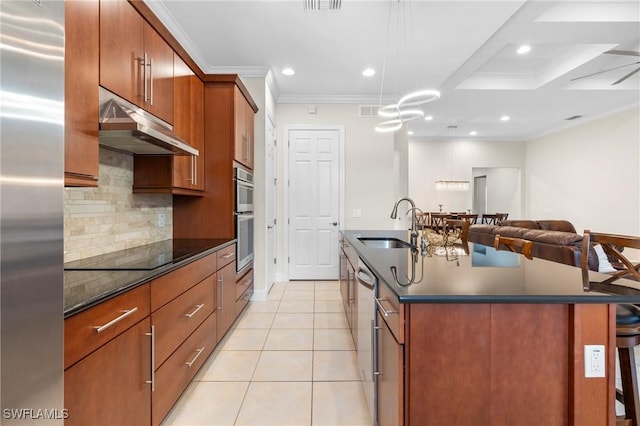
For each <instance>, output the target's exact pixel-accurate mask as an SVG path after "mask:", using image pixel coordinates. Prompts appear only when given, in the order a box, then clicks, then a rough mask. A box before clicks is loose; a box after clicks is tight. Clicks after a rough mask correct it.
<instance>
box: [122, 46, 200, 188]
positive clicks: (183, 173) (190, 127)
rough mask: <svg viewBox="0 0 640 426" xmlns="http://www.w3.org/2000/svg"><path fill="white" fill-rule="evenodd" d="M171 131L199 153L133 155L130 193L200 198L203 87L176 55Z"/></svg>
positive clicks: (174, 59)
mask: <svg viewBox="0 0 640 426" xmlns="http://www.w3.org/2000/svg"><path fill="white" fill-rule="evenodd" d="M173 55H174V58H173V61H174V66H173V69H174V78H173V100H174V104H173V108H172V109H173V131H174V132H175V133H176V134H177V135H178V136H179V137H181V138H182V139H184V140H185V141H186V142H187V143H188V144H189V145H191V146H193V147H194V148H196V149H197V150H198V152H199V155H198V156H197V157H195V156H192V155H176V156H170V155H154V156H140V155H136V156H135V159H134V166H133V167H134V178H133V179H134V180H133V190H134V192H137V193H168V194H180V195H196V196H201V195H202V191H203V190H204V155H205V153H204V84H203V83H202V80H200V78H199V77H198V76H196V75H195V74H194V73H193V72H192V70H191V69H190V68H189V66H187V64H185V62H184V61H183V60H182V59H181V58H180V57H179V56H178V55H177V54H175V53H173Z"/></svg>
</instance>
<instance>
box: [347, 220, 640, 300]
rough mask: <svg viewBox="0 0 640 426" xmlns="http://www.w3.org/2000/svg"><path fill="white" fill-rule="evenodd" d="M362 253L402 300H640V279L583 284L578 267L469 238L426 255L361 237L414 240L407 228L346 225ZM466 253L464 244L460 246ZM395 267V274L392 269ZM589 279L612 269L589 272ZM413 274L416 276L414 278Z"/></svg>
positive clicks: (369, 265)
mask: <svg viewBox="0 0 640 426" xmlns="http://www.w3.org/2000/svg"><path fill="white" fill-rule="evenodd" d="M342 234H343V236H344V238H345V239H346V240H347V241H348V243H349V244H350V245H351V246H352V247H353V248H354V250H355V251H356V253H357V254H358V256H359V257H360V258H361V259H362V260H363V261H364V263H365V264H366V265H367V266H368V267H369V269H371V270H372V271H373V272H374V273H375V274H376V276H377V277H378V278H379V280H380V281H381V284H383V285H386V286H388V287H389V288H390V289H391V290H392V291H393V292H394V293H395V294H396V295H397V296H398V299H399V300H400V301H401V302H403V303H640V283H638V282H637V281H633V280H628V279H621V280H619V281H617V283H620V285H608V286H606V287H604V288H603V287H602V286H599V285H598V284H593V285H592V287H591V289H590V290H589V291H585V290H584V289H583V285H582V275H581V273H582V271H581V269H580V268H578V267H573V266H568V265H564V264H560V263H555V262H550V261H547V260H544V259H537V258H535V259H533V260H528V259H526V258H525V257H524V256H521V255H519V254H516V253H511V252H508V251H496V250H494V249H493V247H488V246H484V245H481V244H473V243H469V248H468V249H469V254H468V255H458V256H457V259H456V258H455V257H456V256H445V255H438V254H435V253H434V254H433V255H431V256H422V255H421V254H420V253H419V252H418V251H417V250H416V251H413V253H412V250H410V249H408V248H399V249H384V248H375V247H370V246H366V245H364V244H363V243H362V242H360V241H359V240H358V237H361V236H362V237H381V236H391V237H395V238H398V239H401V240H404V241H409V239H408V237H409V236H408V233H407V232H406V231H357V230H354V231H342ZM458 251H459V252H460V253H464V251H462V249H461V248H459V250H458ZM393 269H395V271H396V277H397V279H396V277H394V274H393V272H392V270H393ZM590 274H591V276H590V280H591V281H594V282H599V281H602V280H603V279H604V278H607V277H608V275H605V274H599V273H596V272H591V273H590ZM411 278H413V280H412V279H411Z"/></svg>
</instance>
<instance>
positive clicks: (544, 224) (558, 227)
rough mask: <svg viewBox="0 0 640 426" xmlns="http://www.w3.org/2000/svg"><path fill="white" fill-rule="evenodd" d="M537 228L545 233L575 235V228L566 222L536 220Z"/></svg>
mask: <svg viewBox="0 0 640 426" xmlns="http://www.w3.org/2000/svg"><path fill="white" fill-rule="evenodd" d="M537 223H538V228H540V229H544V230H546V231H562V232H572V233H574V234H577V232H576V228H575V227H574V226H573V224H572V223H571V222H569V221H568V220H538V221H537Z"/></svg>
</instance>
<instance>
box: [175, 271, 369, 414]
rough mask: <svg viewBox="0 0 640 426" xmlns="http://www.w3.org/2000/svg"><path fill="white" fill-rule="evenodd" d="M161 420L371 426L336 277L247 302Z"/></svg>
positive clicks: (280, 286)
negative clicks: (266, 298) (165, 416)
mask: <svg viewBox="0 0 640 426" xmlns="http://www.w3.org/2000/svg"><path fill="white" fill-rule="evenodd" d="M163 425H165V426H169V425H180V426H188V425H207V426H209V425H211V426H213V425H246V426H262V425H273V426H284V425H292V426H303V425H327V426H342V425H351V426H365V425H371V420H370V418H369V414H368V410H367V406H366V402H365V400H364V394H363V391H362V386H361V383H360V381H359V375H358V367H357V362H356V352H355V348H354V346H353V340H352V339H351V334H350V332H349V329H348V323H347V319H346V316H345V314H344V310H343V308H342V302H341V299H340V290H339V284H338V282H337V281H315V282H313V281H298V282H288V283H276V284H275V285H274V286H273V287H272V289H271V291H270V293H269V297H268V300H267V301H264V302H251V303H250V304H249V306H248V307H247V309H245V311H244V312H243V313H242V314H241V315H240V317H239V318H238V319H237V320H236V322H235V323H234V325H233V327H232V329H231V330H229V332H228V333H227V335H226V336H225V337H224V339H223V340H222V341H221V342H220V343H219V344H218V346H217V347H216V350H215V351H214V352H213V354H212V355H211V356H210V357H209V359H208V360H207V362H206V363H205V364H204V365H203V367H202V369H201V370H200V371H199V372H198V374H197V375H196V377H195V378H194V380H193V381H192V383H191V384H190V385H189V387H188V388H187V389H186V391H185V392H184V394H183V395H182V398H181V399H180V400H179V401H178V402H177V404H176V405H175V407H174V408H173V410H172V411H171V413H169V415H168V416H167V418H166V419H165V421H164V422H163Z"/></svg>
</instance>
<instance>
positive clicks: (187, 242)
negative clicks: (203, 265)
mask: <svg viewBox="0 0 640 426" xmlns="http://www.w3.org/2000/svg"><path fill="white" fill-rule="evenodd" d="M219 244H220V240H202V239H175V240H165V241H160V242H157V243H152V244H146V245H143V246H137V247H132V248H129V249H125V250H120V251H116V252H112V253H107V254H103V255H99V256H94V257H88V258H86V259H80V260H76V261H73V262H68V263H65V265H64V269H65V270H67V271H114V270H127V271H151V270H153V269H156V268H159V267H161V266H164V265H168V264H170V263H175V262H179V261H181V260H183V259H186V258H188V257H191V256H194V255H196V254H198V253H202V252H204V251H206V250H208V249H210V248H212V247H215V246H217V245H219Z"/></svg>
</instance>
